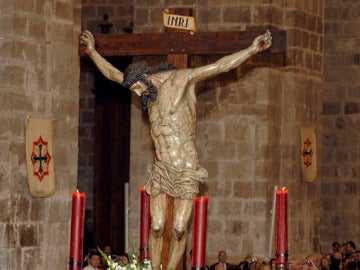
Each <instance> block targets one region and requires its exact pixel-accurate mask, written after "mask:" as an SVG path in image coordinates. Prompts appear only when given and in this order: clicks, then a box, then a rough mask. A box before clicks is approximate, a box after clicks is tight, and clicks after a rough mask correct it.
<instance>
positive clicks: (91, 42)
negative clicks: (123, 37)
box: [80, 30, 124, 84]
mask: <svg viewBox="0 0 360 270" xmlns="http://www.w3.org/2000/svg"><path fill="white" fill-rule="evenodd" d="M80 43H81V44H82V45H85V46H86V53H87V54H88V55H89V56H90V58H91V59H92V60H93V61H94V63H95V65H96V67H97V68H98V69H99V70H100V72H101V73H102V74H103V75H104V76H105V77H106V78H108V79H109V80H112V81H115V82H117V83H119V84H122V82H123V80H124V74H123V73H122V72H121V71H120V70H118V69H117V68H116V67H114V66H113V65H112V64H110V63H109V62H108V61H107V60H106V59H105V58H104V57H102V56H101V55H100V54H99V53H98V52H97V51H96V50H95V39H94V36H93V35H92V34H91V33H90V31H88V30H86V31H84V32H83V33H82V34H81V35H80Z"/></svg>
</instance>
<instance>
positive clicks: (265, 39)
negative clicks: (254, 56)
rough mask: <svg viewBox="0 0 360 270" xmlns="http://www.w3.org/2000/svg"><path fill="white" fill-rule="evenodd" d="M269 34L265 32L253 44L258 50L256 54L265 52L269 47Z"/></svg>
mask: <svg viewBox="0 0 360 270" xmlns="http://www.w3.org/2000/svg"><path fill="white" fill-rule="evenodd" d="M271 40H272V37H271V33H270V31H269V30H268V31H266V33H265V34H264V35H261V36H258V37H257V38H256V39H255V40H254V42H253V46H255V47H256V48H257V50H258V52H262V51H265V50H267V49H268V48H269V47H270V46H271Z"/></svg>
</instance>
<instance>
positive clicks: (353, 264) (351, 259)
mask: <svg viewBox="0 0 360 270" xmlns="http://www.w3.org/2000/svg"><path fill="white" fill-rule="evenodd" d="M206 268H207V270H275V269H277V268H278V267H277V263H276V258H271V259H262V258H259V257H254V256H246V257H245V258H244V260H242V261H241V262H240V263H239V264H233V263H229V262H227V254H226V251H223V250H222V251H220V252H219V254H218V261H217V262H216V263H214V264H212V265H211V266H207V267H206ZM287 269H289V270H360V249H356V244H355V243H354V242H353V241H348V242H346V243H343V244H340V243H339V242H334V243H333V244H332V250H331V251H330V252H329V253H327V254H310V255H308V256H307V257H306V258H295V259H291V260H289V262H288V264H287Z"/></svg>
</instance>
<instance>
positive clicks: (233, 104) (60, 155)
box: [0, 0, 360, 269]
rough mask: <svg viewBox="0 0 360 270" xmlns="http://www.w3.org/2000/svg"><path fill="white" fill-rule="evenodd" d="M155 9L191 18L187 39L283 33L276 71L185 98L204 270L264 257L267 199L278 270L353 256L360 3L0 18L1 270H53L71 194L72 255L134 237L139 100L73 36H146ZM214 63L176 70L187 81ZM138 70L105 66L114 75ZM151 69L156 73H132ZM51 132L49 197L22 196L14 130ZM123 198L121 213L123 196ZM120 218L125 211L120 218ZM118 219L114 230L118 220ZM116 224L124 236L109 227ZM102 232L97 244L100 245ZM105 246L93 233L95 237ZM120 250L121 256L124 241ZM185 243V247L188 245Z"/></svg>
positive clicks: (101, 4)
mask: <svg viewBox="0 0 360 270" xmlns="http://www.w3.org/2000/svg"><path fill="white" fill-rule="evenodd" d="M165 7H184V8H191V9H192V10H193V12H194V17H195V19H196V26H197V30H196V31H222V30H227V31H236V30H240V31H247V30H248V31H251V30H266V29H269V30H270V31H271V30H272V29H280V30H285V31H286V35H287V36H286V53H285V54H284V55H259V56H256V57H254V58H253V59H252V60H250V61H248V62H247V63H246V64H244V65H242V66H241V67H239V68H237V69H236V70H233V71H230V72H228V73H226V74H223V75H221V76H217V77H215V78H213V79H211V80H209V81H207V82H205V83H201V84H199V85H198V86H197V90H196V91H197V99H198V100H197V104H198V105H197V130H196V132H197V134H196V136H197V137H196V138H197V139H196V144H197V148H198V154H199V157H200V161H201V163H202V165H203V166H204V167H205V168H206V169H207V170H208V172H209V179H208V181H207V182H206V183H205V184H204V185H203V186H202V187H201V194H202V195H207V196H209V212H208V228H207V230H208V233H207V247H206V261H207V263H209V264H210V263H212V262H215V260H216V256H217V252H218V251H219V250H220V249H222V250H226V251H227V252H228V257H229V261H232V262H238V261H240V260H242V259H243V258H244V257H245V255H247V254H254V255H257V256H264V257H266V256H268V243H269V241H270V240H269V234H270V227H269V223H270V218H271V215H270V212H271V206H272V198H273V192H274V186H278V187H282V186H286V187H287V189H288V190H289V199H288V200H289V205H288V215H289V217H288V219H289V257H290V258H294V257H299V258H304V257H305V256H306V255H308V254H309V253H318V254H320V253H321V252H323V253H324V252H328V250H330V248H331V243H332V242H333V241H339V242H346V241H348V240H353V241H354V242H355V243H358V244H359V243H360V226H359V224H360V213H359V211H358V209H359V208H360V196H359V195H360V193H359V192H360V181H359V179H360V145H359V142H360V132H359V131H360V91H359V90H360V69H359V65H360V54H359V49H358V48H359V45H360V38H359V36H360V3H359V1H357V0H328V1H324V0H316V1H314V0H302V1H299V0H252V1H250V0H238V1H233V0H223V1H217V0H204V1H198V0H197V1H187V0H178V1H165V0H162V1H158V2H156V1H148V0H136V1H111V0H104V1H95V0H83V1H80V0H43V1H35V0H31V1H24V0H17V1H10V0H4V1H1V3H0V10H1V12H0V20H1V24H2V26H3V27H1V29H0V37H1V38H0V46H1V49H2V50H1V53H0V59H1V60H2V61H1V64H0V67H1V72H0V78H1V84H0V88H1V91H0V95H1V99H0V104H1V106H0V116H1V119H2V121H1V123H2V124H1V126H0V145H1V146H2V149H3V151H1V153H0V158H1V163H0V164H1V165H0V166H1V170H0V177H1V181H0V187H1V188H0V204H1V205H0V209H1V210H0V231H1V235H2V237H1V238H0V261H1V262H2V267H4V269H51V268H57V269H66V268H67V267H68V259H69V258H68V256H69V243H70V219H71V193H72V192H73V191H74V190H75V189H76V188H79V190H81V191H84V192H85V193H86V195H87V200H86V224H85V236H86V237H85V246H86V247H88V246H91V245H97V244H104V243H105V242H110V243H111V245H112V246H114V247H116V248H117V249H118V250H120V251H124V250H125V249H127V246H130V248H131V245H132V244H131V243H125V242H126V238H125V236H124V233H123V231H124V226H125V225H128V228H129V231H130V232H131V234H132V235H133V236H134V238H135V239H138V237H139V216H140V205H139V198H140V187H141V186H143V185H144V184H145V182H146V179H147V172H146V168H147V163H148V162H149V161H151V159H152V157H153V146H152V142H151V139H150V134H149V128H148V122H147V118H146V115H145V114H143V113H142V111H141V107H140V103H139V99H138V97H136V96H131V95H130V93H129V92H127V91H126V90H125V91H121V90H123V89H119V86H116V85H113V84H111V83H109V82H107V81H105V80H104V79H103V78H102V77H101V76H100V75H99V74H98V73H97V72H96V69H95V67H94V65H93V64H92V63H91V62H90V61H89V60H88V59H86V57H81V58H80V57H79V54H78V47H79V34H80V32H81V31H82V30H84V29H89V30H90V31H92V32H93V33H100V27H98V24H100V23H101V22H102V20H103V15H108V16H109V18H108V21H107V22H108V23H109V22H110V23H111V24H112V27H111V28H110V34H116V33H121V34H122V33H127V34H131V32H135V33H145V32H162V31H164V29H163V26H162V11H163V9H164V8H165ZM218 57H219V55H217V54H216V52H214V55H207V56H200V55H197V56H192V57H191V65H192V66H198V65H203V64H205V63H208V62H211V61H215V60H216V59H218ZM143 58H145V57H141V56H138V57H134V59H131V58H129V57H121V58H119V57H117V58H114V59H110V60H111V61H113V63H114V64H115V65H117V66H119V68H123V67H124V66H126V64H127V63H129V62H131V61H132V60H139V59H143ZM146 60H148V61H149V62H150V63H152V64H156V63H158V62H162V61H164V60H165V58H164V57H161V56H152V57H146ZM29 116H35V117H50V118H54V119H55V121H54V138H53V140H54V151H53V160H54V165H55V169H54V170H55V180H56V191H55V193H54V194H52V195H51V196H48V197H43V198H37V197H33V196H32V195H31V194H30V192H29V187H28V181H27V170H26V153H25V136H24V133H25V123H26V119H27V118H28V117H29ZM303 127H312V128H314V130H315V137H316V155H315V157H316V172H317V177H316V179H315V180H314V181H310V182H308V181H304V173H303V171H302V169H301V168H302V162H303V156H302V150H303V145H302V142H301V140H300V131H301V129H302V128H303ZM126 190H128V191H129V196H128V203H129V205H128V209H126V205H125V204H124V194H125V192H126ZM126 210H128V211H126ZM124 212H127V213H128V215H127V219H125V217H124ZM125 223H126V224H125ZM101 229H102V230H104V231H100V230H101ZM104 232H106V233H104ZM129 242H131V241H130V240H129ZM189 242H190V241H189Z"/></svg>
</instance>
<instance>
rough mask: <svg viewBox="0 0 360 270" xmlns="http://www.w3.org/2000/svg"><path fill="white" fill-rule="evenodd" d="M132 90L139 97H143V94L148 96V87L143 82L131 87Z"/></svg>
mask: <svg viewBox="0 0 360 270" xmlns="http://www.w3.org/2000/svg"><path fill="white" fill-rule="evenodd" d="M130 90H131V91H132V92H135V93H136V94H137V95H138V96H141V95H142V94H146V92H147V91H148V90H147V86H146V85H145V83H143V82H142V81H137V82H135V83H134V84H132V85H131V86H130Z"/></svg>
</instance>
